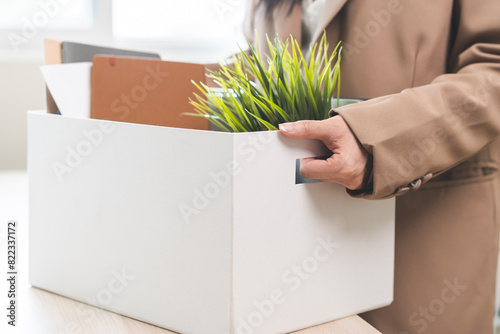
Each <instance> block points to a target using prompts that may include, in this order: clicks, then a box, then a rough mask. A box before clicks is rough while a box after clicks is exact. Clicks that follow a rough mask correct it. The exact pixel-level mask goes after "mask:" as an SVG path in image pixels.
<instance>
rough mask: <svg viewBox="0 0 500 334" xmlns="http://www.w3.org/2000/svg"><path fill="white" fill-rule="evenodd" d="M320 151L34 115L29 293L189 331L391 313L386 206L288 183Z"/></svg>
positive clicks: (283, 326)
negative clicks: (38, 291) (34, 290)
mask: <svg viewBox="0 0 500 334" xmlns="http://www.w3.org/2000/svg"><path fill="white" fill-rule="evenodd" d="M324 153H325V148H324V147H323V145H322V144H321V143H320V142H318V141H314V140H297V139H289V138H286V137H285V136H283V135H281V134H279V133H278V132H276V131H270V132H260V133H240V134H230V133H219V132H210V131H198V130H186V129H175V128H166V127H156V126H147V125H138V124H129V123H119V122H109V121H101V120H92V119H76V118H68V117H63V116H58V115H49V114H45V113H44V112H30V114H29V162H28V165H29V180H30V282H31V284H32V285H33V286H36V287H40V288H42V289H46V290H49V291H53V292H55V293H58V294H61V295H64V296H68V297H70V298H74V299H76V300H80V301H83V302H85V303H89V304H93V305H97V306H99V307H102V308H105V309H109V310H111V311H115V312H118V313H121V314H124V315H127V316H130V317H133V318H136V319H139V320H142V321H145V322H148V323H152V324H155V325H158V326H161V327H165V328H167V329H171V330H174V331H178V332H182V333H202V334H224V333H228V334H229V333H231V334H236V333H237V334H250V333H273V334H274V333H282V332H289V331H292V330H297V329H301V328H305V327H309V326H312V325H316V324H319V323H324V322H327V321H331V320H334V319H337V318H341V317H344V316H348V315H351V314H355V313H359V312H362V311H366V310H369V309H373V308H377V307H381V306H384V305H388V304H389V303H390V302H391V301H392V297H393V265H394V214H395V201H394V199H391V200H384V201H367V200H361V199H353V198H350V197H349V196H348V195H347V194H346V193H345V189H344V188H343V187H341V186H338V185H334V184H327V183H321V182H319V183H310V184H296V182H295V174H296V159H298V158H303V157H311V156H321V155H323V154H324ZM85 316H86V313H85V311H84V310H82V317H85Z"/></svg>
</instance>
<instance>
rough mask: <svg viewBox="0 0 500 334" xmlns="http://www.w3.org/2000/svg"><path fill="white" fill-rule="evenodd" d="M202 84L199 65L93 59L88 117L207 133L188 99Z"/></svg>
mask: <svg viewBox="0 0 500 334" xmlns="http://www.w3.org/2000/svg"><path fill="white" fill-rule="evenodd" d="M191 80H194V81H195V82H205V66H203V65H200V64H191V63H180V62H171V61H161V60H155V59H143V58H128V57H116V56H95V57H94V58H93V65H92V81H91V82H92V88H91V99H92V101H91V116H92V118H97V119H104V120H110V121H120V122H131V123H140V124H149V125H161V126H170V127H178V128H188V129H201V130H208V129H209V122H208V120H207V119H206V118H202V117H193V116H186V115H182V114H183V113H185V112H188V113H192V112H194V109H193V107H192V106H191V105H190V104H189V98H192V97H193V92H195V91H196V90H197V89H196V87H195V86H194V85H193V83H192V82H191Z"/></svg>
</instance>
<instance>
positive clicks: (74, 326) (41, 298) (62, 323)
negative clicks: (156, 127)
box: [0, 171, 380, 334]
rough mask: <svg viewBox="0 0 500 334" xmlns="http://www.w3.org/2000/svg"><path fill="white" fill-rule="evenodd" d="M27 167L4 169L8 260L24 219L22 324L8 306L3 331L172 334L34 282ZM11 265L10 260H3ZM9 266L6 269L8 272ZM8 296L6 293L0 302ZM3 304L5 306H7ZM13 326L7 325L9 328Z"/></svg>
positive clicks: (335, 326) (352, 322)
mask: <svg viewBox="0 0 500 334" xmlns="http://www.w3.org/2000/svg"><path fill="white" fill-rule="evenodd" d="M27 187H28V185H27V175H26V172H22V171H21V172H0V226H1V228H0V261H2V262H3V263H5V262H6V261H7V254H6V249H7V247H6V244H7V241H6V240H7V234H6V231H7V222H8V221H9V220H16V221H18V226H19V229H18V238H17V239H18V255H19V264H18V285H17V293H18V297H17V305H18V310H17V325H18V326H16V327H15V328H13V327H11V326H8V325H7V320H6V317H5V315H4V313H5V311H4V312H2V314H3V315H2V316H1V319H3V320H2V323H1V325H0V333H5V332H7V333H36V334H93V333H120V334H121V333H124V334H128V333H130V334H132V333H141V334H171V333H172V332H170V331H167V330H165V329H161V328H158V327H155V326H152V325H149V324H146V323H143V322H140V321H137V320H134V319H131V318H127V317H124V316H121V315H118V314H115V313H112V312H109V311H105V310H102V309H99V308H96V307H93V306H89V305H86V304H83V303H80V302H77V301H74V300H71V299H68V298H65V297H61V296H58V295H55V294H53V293H50V292H47V291H43V290H40V289H37V288H33V287H31V286H30V285H29V284H28V259H27V255H28V194H27ZM0 267H1V268H6V264H2V265H0ZM6 273H7V270H6V269H5V270H4V274H5V275H6ZM0 282H1V284H0V294H1V295H2V296H5V292H7V291H8V289H7V282H6V279H4V278H2V279H1V280H0ZM6 302H7V300H6V297H3V298H2V301H1V303H0V305H4V304H5V303H6ZM2 309H5V308H4V307H2ZM5 329H7V330H5ZM295 333H296V334H336V333H339V334H340V333H341V334H349V333H355V334H376V333H380V332H379V331H377V330H375V329H374V328H373V327H371V326H370V325H369V324H368V323H366V322H365V321H363V320H362V319H361V318H359V317H358V316H352V317H349V318H345V319H341V320H337V321H333V322H330V323H327V324H323V325H320V326H316V327H311V328H308V329H304V330H301V331H298V332H295Z"/></svg>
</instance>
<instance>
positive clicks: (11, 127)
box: [0, 60, 45, 169]
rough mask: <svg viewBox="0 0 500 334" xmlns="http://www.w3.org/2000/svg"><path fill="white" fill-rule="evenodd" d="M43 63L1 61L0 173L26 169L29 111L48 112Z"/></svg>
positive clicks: (33, 61)
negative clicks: (41, 69)
mask: <svg viewBox="0 0 500 334" xmlns="http://www.w3.org/2000/svg"><path fill="white" fill-rule="evenodd" d="M41 63H42V61H41V60H39V61H36V60H32V61H16V60H3V61H0V92H1V93H0V97H1V98H0V169H24V168H26V142H27V131H26V111H27V110H36V109H45V107H44V106H45V91H44V83H43V79H42V75H41V74H40V71H39V66H40V64H41Z"/></svg>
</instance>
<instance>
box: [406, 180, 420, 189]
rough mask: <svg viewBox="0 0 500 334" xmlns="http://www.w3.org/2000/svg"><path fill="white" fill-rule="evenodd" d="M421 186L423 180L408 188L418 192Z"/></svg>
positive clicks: (414, 182)
mask: <svg viewBox="0 0 500 334" xmlns="http://www.w3.org/2000/svg"><path fill="white" fill-rule="evenodd" d="M421 185H422V180H420V179H418V180H415V181H413V182H412V183H410V184H409V185H408V188H410V190H417V189H418V188H420V186H421Z"/></svg>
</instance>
